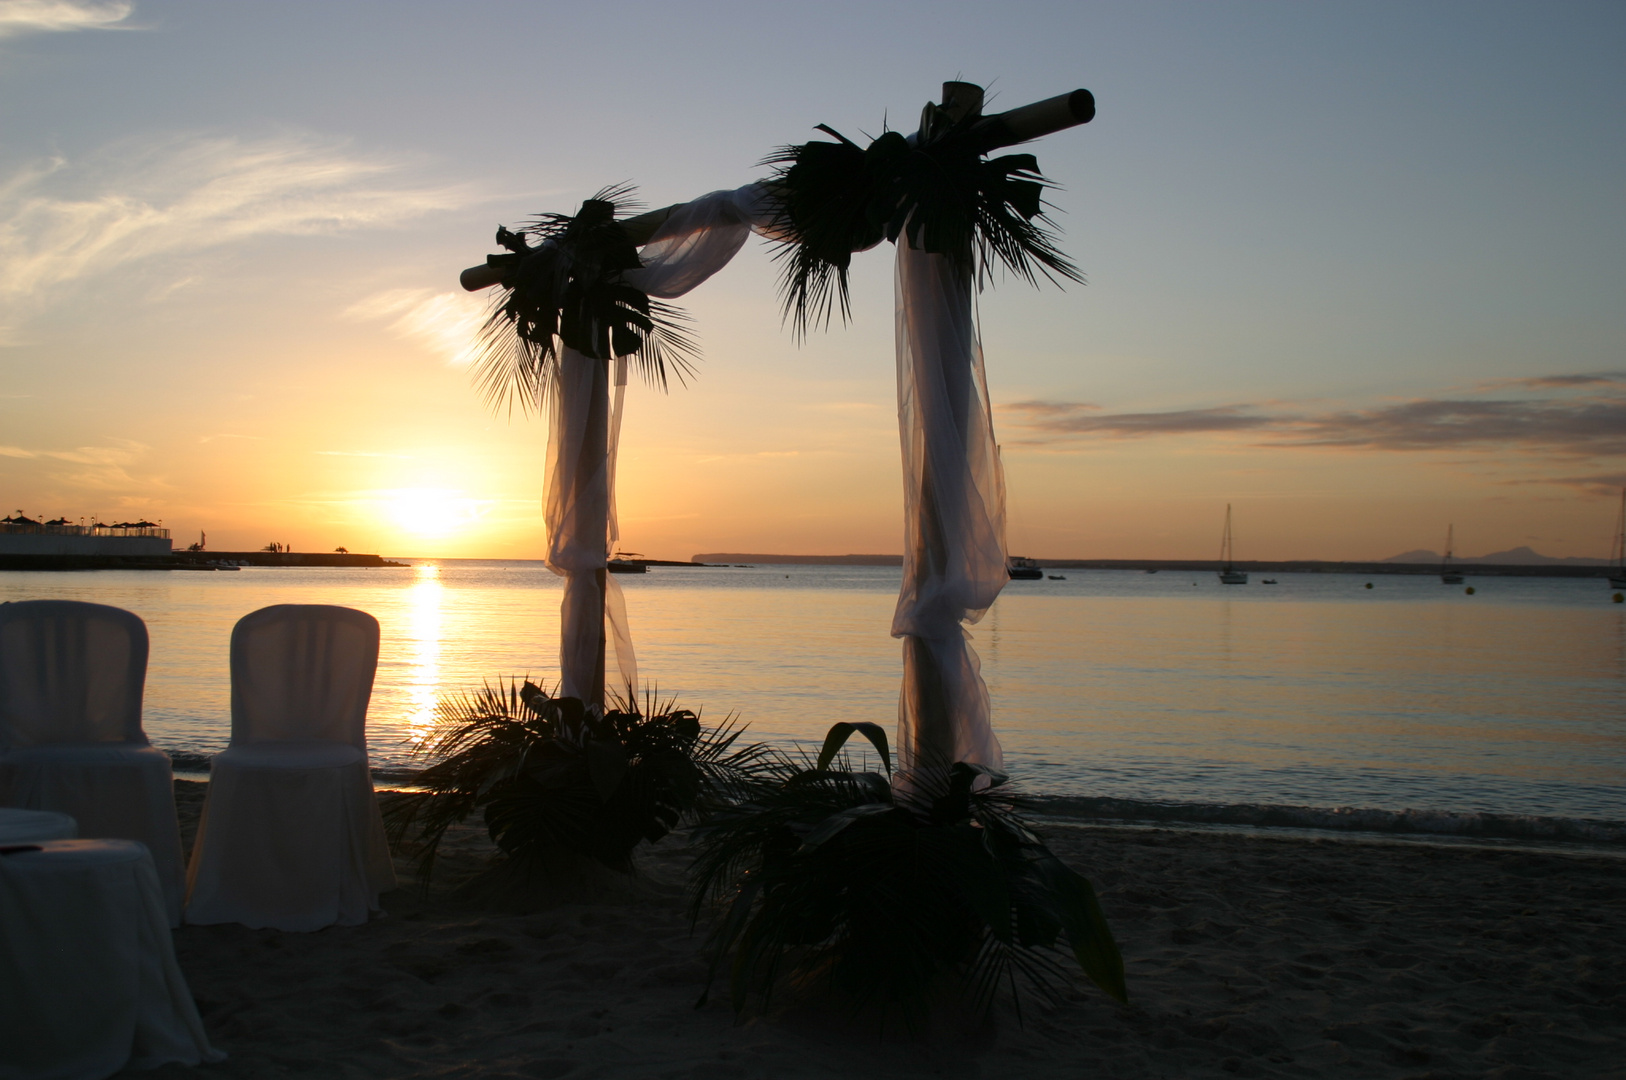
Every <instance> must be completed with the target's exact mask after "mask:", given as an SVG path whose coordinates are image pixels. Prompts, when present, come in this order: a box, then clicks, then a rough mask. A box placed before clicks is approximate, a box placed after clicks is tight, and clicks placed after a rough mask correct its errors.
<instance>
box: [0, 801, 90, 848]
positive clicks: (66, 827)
mask: <svg viewBox="0 0 1626 1080" xmlns="http://www.w3.org/2000/svg"><path fill="white" fill-rule="evenodd" d="M78 832H79V825H78V823H77V822H75V821H74V820H73V818H71V817H69V816H68V815H67V814H58V813H56V812H55V811H53V810H16V809H13V808H12V807H9V806H0V846H4V845H6V844H37V843H39V842H40V841H41V840H72V839H73V838H74V837H75V836H76V835H77V834H78Z"/></svg>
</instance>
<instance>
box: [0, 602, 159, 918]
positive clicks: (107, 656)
mask: <svg viewBox="0 0 1626 1080" xmlns="http://www.w3.org/2000/svg"><path fill="white" fill-rule="evenodd" d="M146 678H147V627H146V625H145V624H144V623H142V621H141V620H140V618H138V617H137V616H135V615H133V614H131V613H130V612H128V611H124V610H122V609H120V608H115V607H107V606H106V605H104V604H85V603H80V602H79V601H75V600H25V601H22V602H20V603H13V604H0V805H5V806H15V807H21V808H24V809H30V810H54V811H57V812H59V813H64V814H68V815H71V816H72V817H73V818H74V819H75V820H76V821H78V823H79V835H80V836H84V837H107V838H114V839H123V840H139V841H141V842H142V843H143V844H146V845H147V847H148V849H149V850H150V851H151V852H152V856H153V861H154V862H155V863H156V865H157V869H158V880H159V883H160V884H161V885H162V886H163V889H164V902H165V905H166V908H167V910H168V912H169V919H170V925H171V926H179V925H180V916H181V897H182V889H183V882H184V864H183V862H182V859H181V833H180V828H179V826H178V824H177V822H176V818H175V777H174V774H173V773H172V772H171V771H170V766H169V758H168V757H166V756H165V755H164V754H163V753H162V752H160V751H158V750H156V749H154V748H153V747H152V746H151V745H150V744H149V743H148V742H147V736H146V733H145V732H143V731H142V730H141V692H142V688H143V685H144V683H145V682H146Z"/></svg>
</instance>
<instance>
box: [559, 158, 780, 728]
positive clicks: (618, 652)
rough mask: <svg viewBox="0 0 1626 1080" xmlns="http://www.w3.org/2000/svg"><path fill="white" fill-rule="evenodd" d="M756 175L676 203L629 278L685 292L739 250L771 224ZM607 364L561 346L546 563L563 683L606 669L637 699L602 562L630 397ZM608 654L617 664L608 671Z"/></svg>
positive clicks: (578, 684) (566, 687)
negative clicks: (558, 595) (561, 585)
mask: <svg viewBox="0 0 1626 1080" xmlns="http://www.w3.org/2000/svg"><path fill="white" fill-rule="evenodd" d="M768 217H769V210H768V207H767V204H766V199H765V197H764V193H763V189H762V186H761V185H760V184H748V185H746V186H745V187H742V188H738V189H736V190H733V191H714V192H712V193H710V194H709V195H703V196H701V197H700V198H698V199H695V200H693V201H692V202H688V203H685V204H683V205H682V206H680V207H678V208H677V209H676V210H674V211H673V212H672V214H671V215H670V216H669V217H668V218H667V219H666V221H665V222H664V223H663V224H662V226H661V228H660V229H659V230H657V231H656V233H655V235H654V236H653V237H651V238H650V241H649V242H648V243H647V244H645V245H644V247H643V249H642V250H641V251H640V252H639V257H640V259H641V260H642V261H643V264H644V265H643V268H642V269H639V270H634V271H629V272H628V273H626V274H625V275H624V278H625V280H626V281H627V282H628V283H629V284H631V285H633V286H635V287H636V288H639V289H642V290H643V291H644V292H646V293H648V294H649V295H650V296H655V297H660V298H662V299H672V298H675V297H679V296H682V295H683V294H684V293H686V292H688V291H689V290H691V289H693V288H695V287H696V286H698V285H699V284H701V283H702V282H704V281H705V280H706V279H707V278H709V277H711V276H712V275H713V274H715V273H716V272H717V271H719V270H721V269H722V268H723V267H724V266H726V265H728V262H729V260H730V259H732V258H733V257H734V256H735V255H736V254H738V253H739V250H740V248H741V247H743V246H744V244H745V241H746V239H747V238H748V237H750V235H751V231H752V229H753V228H756V229H759V230H760V229H764V228H766V227H767V221H768ZM614 365H615V395H614V403H613V405H612V404H611V401H610V393H609V380H610V369H609V364H607V363H606V362H605V361H602V360H592V359H589V358H588V357H586V356H583V355H582V354H581V353H579V352H577V351H576V350H575V349H571V348H568V347H565V348H562V349H561V350H560V353H559V362H558V363H557V364H555V365H554V368H553V372H552V383H551V385H550V386H549V388H548V389H549V397H550V405H551V412H550V424H549V432H548V459H547V484H548V488H547V499H546V502H545V504H544V519H545V521H546V522H547V529H548V557H547V563H548V567H549V569H551V570H552V571H553V572H554V573H556V574H559V575H560V576H562V577H563V578H564V579H565V595H564V600H563V602H562V603H561V605H560V619H559V622H560V626H559V671H560V685H559V692H560V694H562V695H563V696H565V697H575V698H581V699H583V700H591V699H592V698H593V696H594V691H595V689H596V687H597V686H598V681H599V676H600V674H601V667H600V665H601V664H605V665H606V669H605V670H602V674H603V676H604V681H605V684H606V687H607V689H608V690H609V691H610V692H611V693H612V694H615V695H621V696H625V697H626V699H627V700H628V701H632V700H635V699H636V695H637V689H638V660H637V657H636V655H635V653H634V650H633V645H632V632H631V629H630V627H629V625H628V622H627V611H626V600H625V598H624V597H623V595H622V592H621V586H620V585H619V584H618V583H617V582H616V580H615V578H614V577H613V576H611V575H610V574H608V573H607V572H606V571H605V567H606V566H607V565H608V563H609V555H610V552H611V551H612V550H613V548H614V546H615V543H616V542H617V541H618V540H619V539H620V526H619V523H618V521H617V515H616V505H615V466H616V454H617V448H618V446H619V444H620V441H621V418H622V414H623V410H624V407H625V402H626V384H627V362H626V358H625V357H622V358H619V359H617V360H616V361H615V362H614ZM611 655H613V656H614V658H615V666H616V672H615V674H614V675H613V676H612V675H610V673H609V671H608V670H607V661H608V660H609V657H610V656H611Z"/></svg>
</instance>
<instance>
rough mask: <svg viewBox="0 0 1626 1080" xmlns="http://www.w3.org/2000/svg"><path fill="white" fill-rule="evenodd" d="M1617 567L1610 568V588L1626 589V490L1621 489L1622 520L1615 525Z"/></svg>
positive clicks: (1614, 552)
mask: <svg viewBox="0 0 1626 1080" xmlns="http://www.w3.org/2000/svg"><path fill="white" fill-rule="evenodd" d="M1612 554H1613V555H1614V558H1615V565H1614V566H1611V567H1610V568H1609V587H1610V588H1611V589H1626V488H1621V489H1620V520H1619V521H1618V522H1616V524H1615V550H1614V551H1613V552H1612Z"/></svg>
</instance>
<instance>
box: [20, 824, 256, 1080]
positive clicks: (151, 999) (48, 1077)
mask: <svg viewBox="0 0 1626 1080" xmlns="http://www.w3.org/2000/svg"><path fill="white" fill-rule="evenodd" d="M38 846H39V848H40V850H38V851H25V852H20V853H14V854H10V855H0V1001H3V1002H4V1003H5V1005H4V1007H3V1008H0V1080H101V1078H103V1077H107V1076H111V1075H112V1074H113V1073H115V1072H118V1071H119V1070H120V1069H123V1068H136V1069H151V1068H156V1067H157V1066H159V1065H164V1064H167V1063H170V1062H177V1063H180V1064H183V1065H197V1064H200V1063H203V1062H214V1061H220V1060H222V1059H223V1058H224V1057H225V1055H224V1054H221V1053H220V1052H219V1051H217V1050H215V1049H213V1048H212V1047H211V1046H210V1045H209V1040H208V1037H207V1036H206V1035H205V1034H204V1030H203V1022H202V1021H201V1020H200V1019H199V1018H198V1012H197V1008H196V1007H195V1006H194V1004H193V1002H192V995H191V992H190V991H189V990H188V989H187V986H186V979H185V977H183V976H182V974H181V969H180V967H179V966H178V965H177V964H176V962H175V950H174V946H173V943H172V942H171V939H170V930H169V918H168V915H167V913H166V911H165V905H164V896H163V890H162V889H161V888H160V887H159V884H158V873H157V871H156V869H155V868H154V865H153V861H152V855H151V854H150V853H149V852H148V851H147V849H146V847H145V846H143V845H142V844H140V843H137V842H135V841H131V840H46V841H41V842H40V843H39V845H38Z"/></svg>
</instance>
